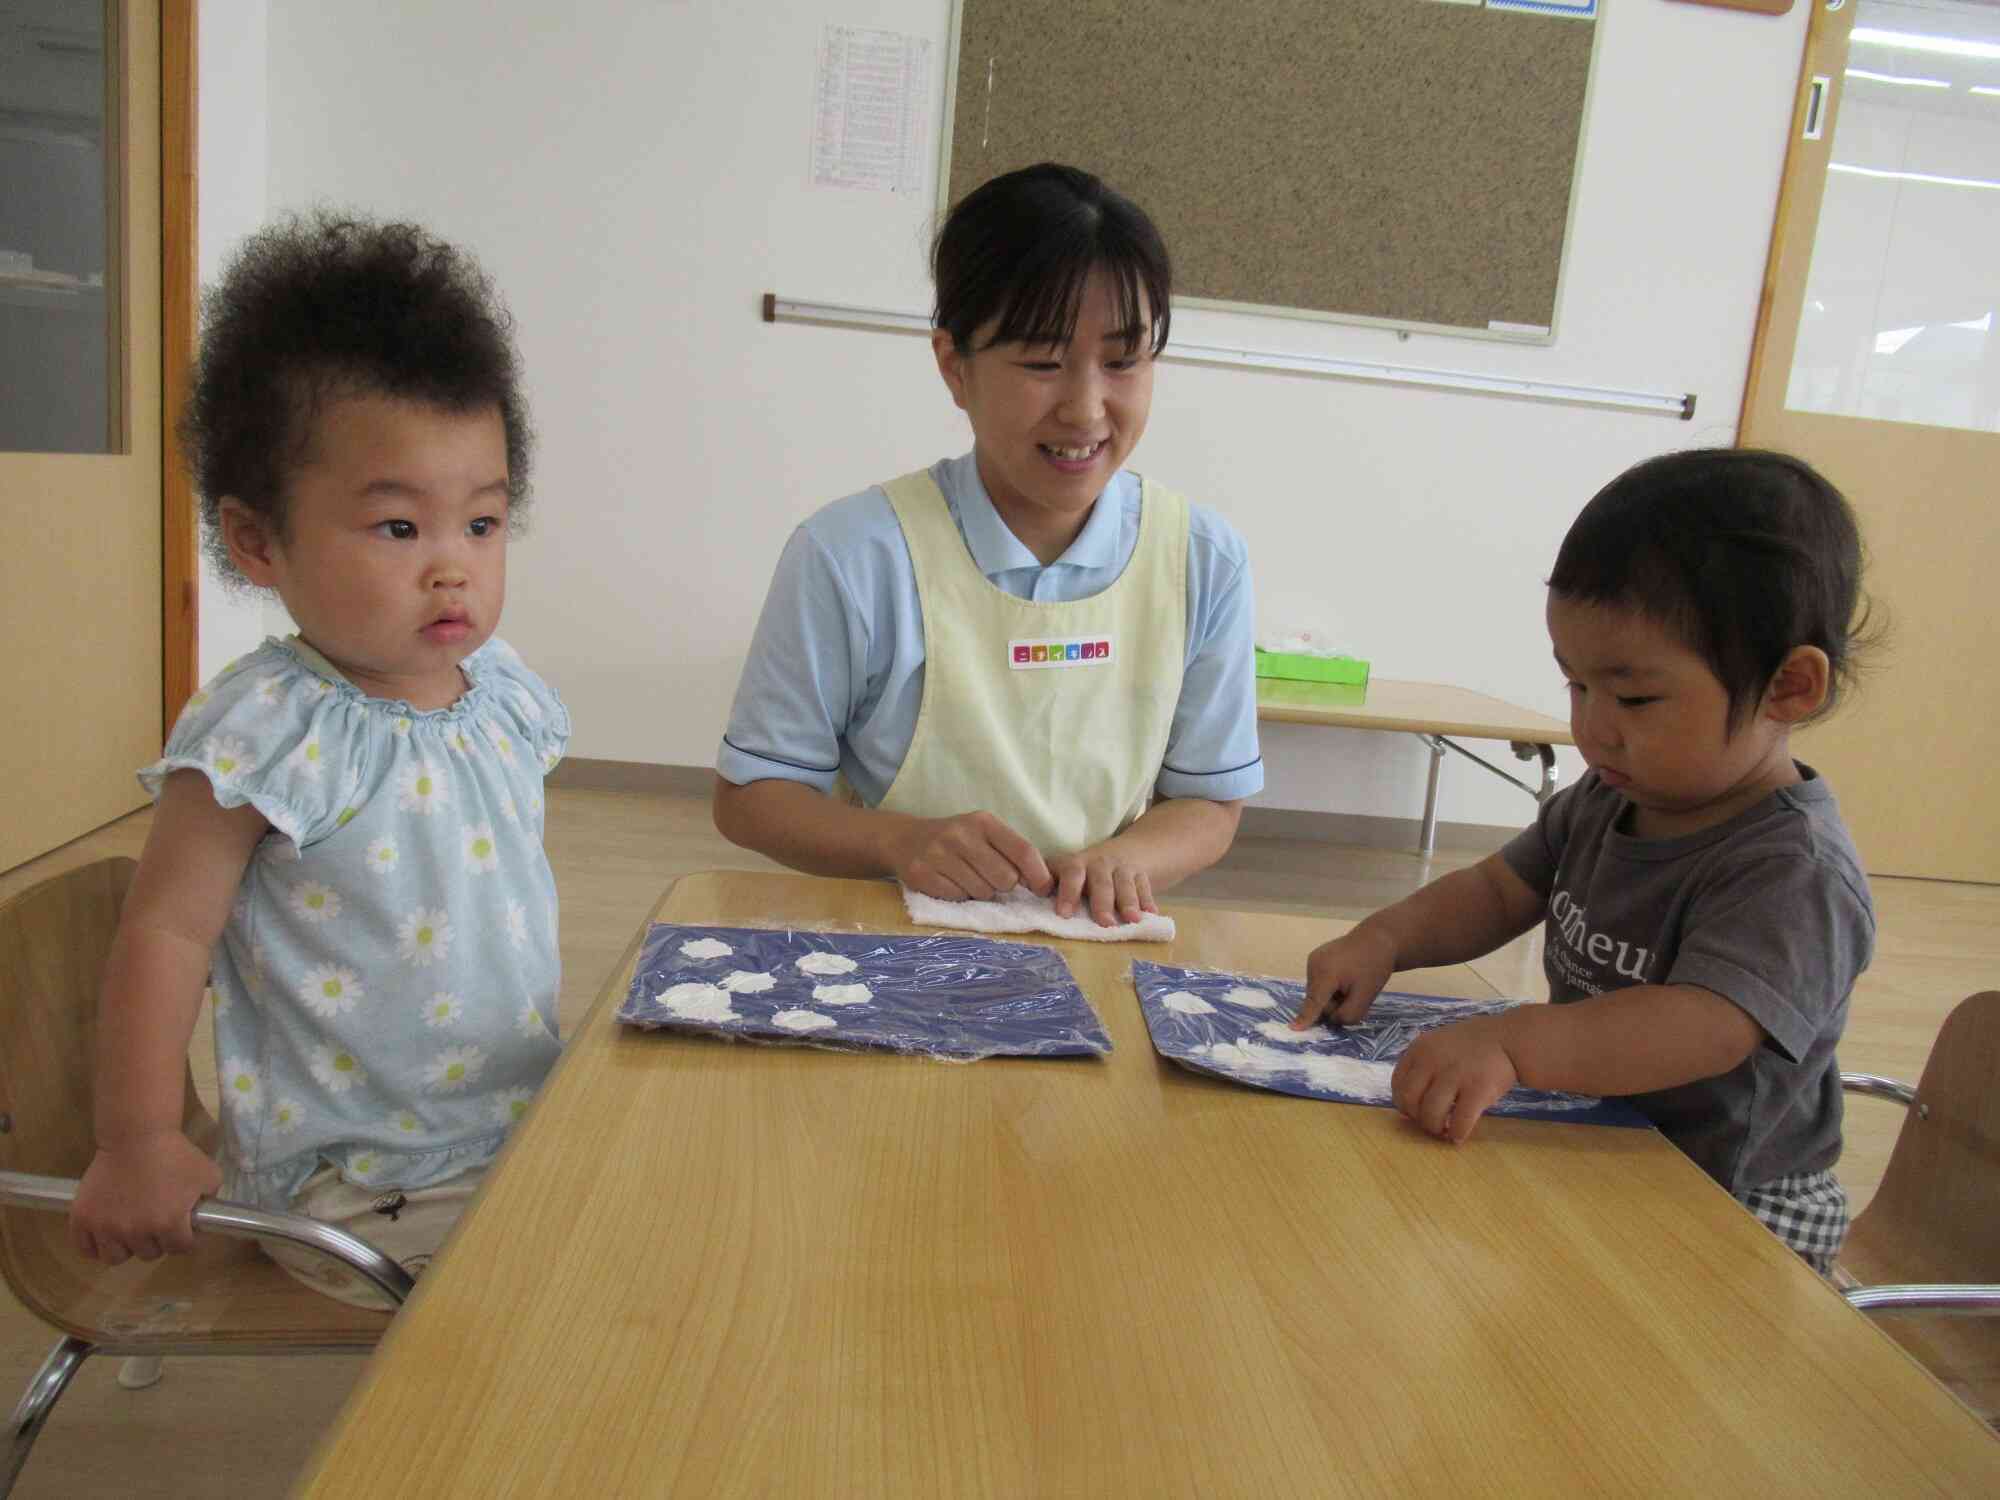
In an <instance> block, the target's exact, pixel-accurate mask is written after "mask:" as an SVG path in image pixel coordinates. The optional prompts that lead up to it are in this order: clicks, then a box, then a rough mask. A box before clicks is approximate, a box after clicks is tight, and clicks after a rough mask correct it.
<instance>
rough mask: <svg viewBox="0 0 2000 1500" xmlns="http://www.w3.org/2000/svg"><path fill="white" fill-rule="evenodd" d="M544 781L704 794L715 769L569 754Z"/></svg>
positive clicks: (611, 789) (566, 785)
mask: <svg viewBox="0 0 2000 1500" xmlns="http://www.w3.org/2000/svg"><path fill="white" fill-rule="evenodd" d="M548 784H549V785H550V786H552V787H564V788H569V789H572V790H576V791H589V792H651V793H653V794H654V795H656V796H664V797H706V796H707V795H708V794H709V790H710V789H711V788H712V787H713V786H714V785H715V772H714V770H713V769H712V768H711V767H708V766H662V765H655V764H654V763H653V762H651V761H645V760H589V759H586V758H584V757H582V756H571V757H569V758H568V759H566V760H564V761H563V762H562V764H560V765H558V766H557V767H556V768H555V769H554V770H553V771H551V772H549V780H548Z"/></svg>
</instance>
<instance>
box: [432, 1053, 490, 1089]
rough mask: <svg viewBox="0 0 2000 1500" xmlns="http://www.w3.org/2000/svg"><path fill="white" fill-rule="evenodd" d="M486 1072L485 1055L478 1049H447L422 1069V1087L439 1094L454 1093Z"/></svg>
mask: <svg viewBox="0 0 2000 1500" xmlns="http://www.w3.org/2000/svg"><path fill="white" fill-rule="evenodd" d="M485 1070H486V1054H485V1052H484V1051H482V1050H481V1049H480V1048H478V1047H447V1048H445V1050H444V1051H442V1052H440V1053H439V1054H438V1055H437V1059H436V1060H435V1061H434V1062H432V1063H431V1064H430V1065H429V1066H427V1067H426V1068H425V1069H424V1087H425V1088H428V1089H433V1090H435V1091H436V1092H438V1093H440V1094H451V1093H456V1092H457V1091H458V1090H459V1089H462V1088H464V1087H465V1086H466V1085H467V1084H470V1083H475V1082H477V1081H478V1079H479V1075H480V1074H481V1073H483V1072H484V1071H485Z"/></svg>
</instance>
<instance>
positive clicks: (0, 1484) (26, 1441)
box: [0, 1335, 91, 1500]
mask: <svg viewBox="0 0 2000 1500" xmlns="http://www.w3.org/2000/svg"><path fill="white" fill-rule="evenodd" d="M90 1348H91V1346H90V1345H89V1344H87V1343H85V1342H84V1341H83V1340H82V1339H80V1338H75V1337H71V1336H67V1335H66V1336H65V1337H64V1338H63V1341H62V1342H61V1343H59V1344H57V1345H56V1346H55V1348H53V1349H51V1350H50V1351H49V1357H48V1358H47V1359H45V1360H43V1361H42V1367H41V1369H39V1370H37V1371H35V1376H34V1379H32V1380H30V1381H29V1382H28V1388H27V1390H25V1391H23V1392H22V1393H21V1400H20V1404H19V1405H17V1406H16V1407H15V1408H14V1415H13V1418H12V1420H10V1421H9V1422H8V1424H7V1430H8V1443H7V1453H6V1456H5V1457H0V1500H7V1496H8V1494H9V1493H11V1492H12V1490H13V1488H14V1481H15V1480H16V1479H18V1478H19V1477H20V1475H21V1466H22V1465H23V1464H25V1463H26V1462H27V1461H28V1450H29V1449H31V1448H33V1447H34V1446H35V1439H36V1438H37V1437H39V1436H41V1431H42V1424H43V1423H44V1422H46V1421H47V1420H48V1417H49V1412H50V1410H51V1409H52V1408H53V1407H54V1406H55V1404H56V1398H57V1397H58V1396H60V1395H61V1394H62V1393H63V1390H64V1388H65V1387H67V1386H68V1385H69V1381H70V1377H71V1376H72V1375H74V1374H75V1373H76V1372H77V1367H78V1366H80V1365H81V1364H82V1363H83V1362H84V1360H85V1359H87V1358H88V1357H89V1355H90Z"/></svg>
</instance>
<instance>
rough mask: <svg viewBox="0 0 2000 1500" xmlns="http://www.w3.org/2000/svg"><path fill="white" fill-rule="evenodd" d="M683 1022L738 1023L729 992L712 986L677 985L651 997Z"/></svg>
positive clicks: (738, 1018)
mask: <svg viewBox="0 0 2000 1500" xmlns="http://www.w3.org/2000/svg"><path fill="white" fill-rule="evenodd" d="M653 998H654V999H655V1000H657V1001H659V1002H660V1004H662V1005H664V1006H666V1008H667V1009H668V1010H670V1011H672V1012H673V1013H674V1014H675V1015H677V1016H679V1017H680V1018H681V1019H682V1020H683V1021H740V1020H742V1019H743V1018H742V1017H741V1016H739V1015H738V1014H737V1013H736V1012H735V1011H733V1010H731V1009H730V1008H729V992H728V991H727V990H725V989H723V988H722V987H721V986H720V985H714V984H677V985H675V986H673V987H672V988H671V989H665V990H661V991H660V993H659V994H657V995H655V996H654V997H653Z"/></svg>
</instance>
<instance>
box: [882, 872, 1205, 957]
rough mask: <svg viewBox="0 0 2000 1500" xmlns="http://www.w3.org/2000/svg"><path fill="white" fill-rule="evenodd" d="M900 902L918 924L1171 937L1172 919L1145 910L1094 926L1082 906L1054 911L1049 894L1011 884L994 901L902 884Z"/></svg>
mask: <svg viewBox="0 0 2000 1500" xmlns="http://www.w3.org/2000/svg"><path fill="white" fill-rule="evenodd" d="M903 906H904V909H905V910H907V911H908V912H909V914H910V920H911V921H912V922H915V923H916V924H917V925H918V926H919V927H962V928H964V929H966V930H967V931H969V932H1046V933H1048V934H1049V935H1050V936H1051V937H1059V938H1080V939H1082V940H1084V941H1085V942H1092V943H1171V942H1172V941H1173V940H1174V919H1173V918H1172V917H1163V916H1160V915H1158V914H1157V913H1152V912H1149V913H1147V914H1146V915H1145V916H1143V917H1141V918H1140V919H1139V920H1138V921H1136V922H1126V923H1124V924H1123V925H1121V926H1118V927H1099V926H1098V925H1097V923H1096V922H1095V921H1093V920H1092V919H1091V916H1090V913H1089V911H1088V910H1087V909H1084V908H1081V907H1080V908H1078V910H1077V912H1076V914H1075V915H1074V916H1069V917H1059V916H1057V915H1056V904H1055V898H1054V897H1053V896H1037V895H1036V894H1035V893H1034V892H1033V891H1031V890H1029V889H1028V888H1027V887H1026V886H1016V887H1015V888H1014V889H1013V890H1011V891H1009V892H1007V894H1006V895H1004V896H1002V897H1000V898H999V899H998V900H995V901H940V900H938V898H937V897H935V896H926V895H924V894H923V892H921V891H913V890H911V889H910V888H909V887H908V886H904V887H903Z"/></svg>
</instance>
